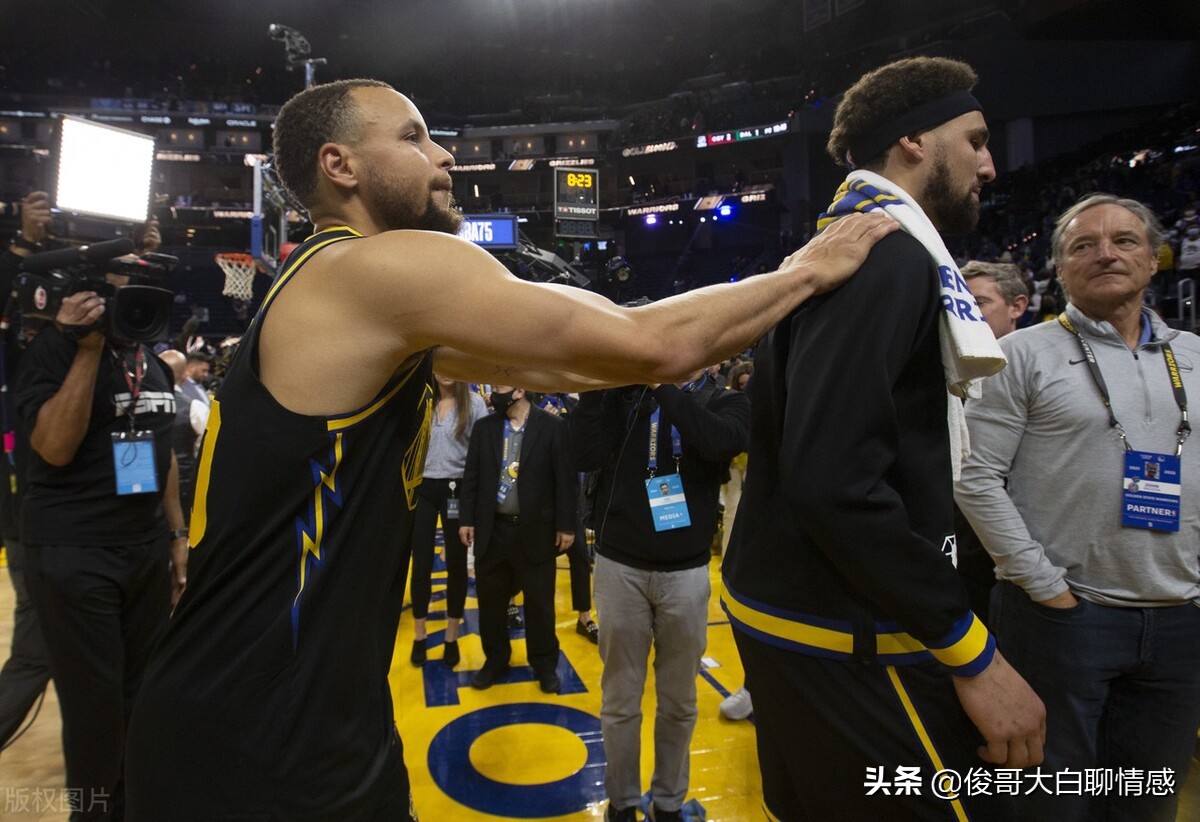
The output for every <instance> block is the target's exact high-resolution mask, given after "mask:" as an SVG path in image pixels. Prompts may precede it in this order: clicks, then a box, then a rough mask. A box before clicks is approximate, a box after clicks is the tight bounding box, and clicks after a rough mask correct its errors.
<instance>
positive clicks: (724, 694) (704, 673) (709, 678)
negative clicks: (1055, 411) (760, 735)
mask: <svg viewBox="0 0 1200 822" xmlns="http://www.w3.org/2000/svg"><path fill="white" fill-rule="evenodd" d="M700 676H701V677H703V679H704V681H705V682H707V683H708V684H709V685H711V686H712V687H713V690H715V691H716V692H717V693H719V694H720V695H721V698H722V699H728V698H729V696H730V692H729V691H728V690H727V689H726V688H725V686H724V685H722V684H721V683H720V682H717V678H716V677H715V676H713V675H712V674H710V673H709V672H708V670H707V669H706V668H701V669H700ZM750 698H751V700H753V699H754V695H753V694H751V696H750ZM747 719H748V721H749V722H750V724H751V725H753V724H754V714H750V716H749V717H747Z"/></svg>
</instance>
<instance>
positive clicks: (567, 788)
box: [0, 559, 1200, 822]
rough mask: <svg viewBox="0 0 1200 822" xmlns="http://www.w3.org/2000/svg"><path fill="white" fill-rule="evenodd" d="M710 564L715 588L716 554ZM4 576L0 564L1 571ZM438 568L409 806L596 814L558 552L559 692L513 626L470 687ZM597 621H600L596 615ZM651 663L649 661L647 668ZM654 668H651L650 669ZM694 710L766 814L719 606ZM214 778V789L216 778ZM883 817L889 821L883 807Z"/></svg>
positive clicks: (43, 771)
mask: <svg viewBox="0 0 1200 822" xmlns="http://www.w3.org/2000/svg"><path fill="white" fill-rule="evenodd" d="M710 568H711V575H712V580H713V584H714V590H716V587H717V582H718V579H719V570H718V568H719V566H718V561H717V560H715V559H714V561H713V563H712V565H711V566H710ZM0 577H7V571H2V572H0ZM444 596H445V572H444V570H435V574H434V595H433V602H432V603H431V605H430V614H429V623H428V625H429V631H430V639H429V643H428V645H429V661H428V662H427V663H426V664H425V666H424V667H423V668H414V667H413V666H412V665H411V664H410V663H409V651H410V650H411V647H412V619H411V617H410V616H409V614H408V612H406V613H405V616H404V617H403V618H402V620H401V625H400V631H399V635H398V636H397V638H396V653H395V658H394V659H395V661H394V663H393V666H392V674H391V682H392V693H393V697H394V699H395V705H396V722H397V725H398V727H399V729H400V734H401V736H402V737H403V739H404V744H405V759H406V761H407V763H408V767H409V771H410V773H411V775H412V781H413V791H414V796H415V800H416V806H417V811H418V813H419V815H420V817H421V819H422V820H423V822H428V821H429V820H432V822H483V820H493V821H494V820H523V819H543V820H558V822H583V820H600V819H603V816H604V806H605V795H604V787H603V780H604V748H603V745H602V742H601V736H600V720H599V715H600V685H599V683H600V672H601V666H600V657H599V653H598V652H597V650H596V646H595V645H592V644H591V643H590V642H588V641H587V640H586V639H585V638H584V637H582V636H579V635H578V634H576V633H575V630H574V620H575V613H574V612H573V611H572V610H571V607H570V606H571V602H570V586H569V582H568V575H567V570H566V563H565V561H562V562H561V567H560V569H559V574H558V591H557V607H558V613H559V615H560V619H559V622H558V637H559V642H560V644H561V646H562V654H561V656H560V659H559V669H558V673H559V677H560V679H561V680H562V683H563V687H562V692H561V693H560V694H557V695H546V694H543V693H542V692H541V691H540V690H539V689H538V686H537V682H536V680H535V679H534V678H533V674H532V671H531V670H530V669H529V668H528V667H525V666H524V662H525V656H524V654H525V649H524V643H523V641H522V634H521V632H519V631H515V632H513V633H512V636H513V660H512V663H513V672H512V674H511V675H510V677H509V679H508V681H506V682H501V683H499V684H497V685H494V686H493V687H492V688H490V689H489V690H487V691H476V690H473V689H472V688H471V687H470V677H471V674H472V673H473V672H474V671H475V670H477V669H478V668H479V667H480V665H482V664H483V654H482V651H481V650H480V645H479V636H478V631H477V625H476V622H475V611H474V608H475V600H474V597H473V590H472V591H471V592H470V595H469V596H468V600H467V624H466V626H465V630H464V631H463V634H462V636H461V638H460V640H459V644H460V648H461V651H462V661H461V662H460V663H459V665H458V668H457V670H455V671H453V672H451V671H449V670H448V669H446V668H445V666H443V665H442V664H441V662H440V657H441V648H440V643H441V629H442V627H443V626H444V624H445V623H444V619H445V614H444V611H443V610H442V608H441V606H442V603H443V602H444ZM12 608H13V590H12V586H11V584H9V581H8V580H7V578H4V579H2V580H0V648H3V649H7V647H8V644H9V641H10V637H11V635H12ZM601 630H603V625H602V626H601ZM651 670H652V669H651ZM651 676H653V673H652V672H651ZM699 676H700V679H699V683H698V684H699V701H700V720H699V723H698V725H697V727H696V733H695V737H694V738H693V741H692V762H691V790H690V792H689V794H688V796H689V799H690V798H695V799H696V800H698V801H699V802H700V804H701V805H702V806H703V807H704V809H705V812H706V814H707V818H708V820H710V822H748V821H749V820H763V819H765V818H766V817H765V815H764V814H763V812H762V810H761V806H760V804H759V790H760V786H759V777H758V768H757V760H756V757H755V752H754V728H753V725H752V724H751V723H750V722H749V721H742V722H729V721H726V720H724V719H722V718H721V717H720V716H719V713H718V710H717V705H718V704H719V703H720V701H721V700H722V699H723V698H724V697H725V696H726V695H727V694H728V693H729V692H731V691H733V690H736V689H737V688H738V687H740V686H741V684H742V668H741V663H740V662H739V660H738V656H737V652H736V649H735V646H734V642H733V637H732V635H731V632H730V628H729V625H728V623H727V622H726V620H725V615H724V613H723V612H722V611H721V609H720V606H719V605H718V603H717V600H716V597H715V596H714V597H713V599H712V601H711V602H710V605H709V632H708V650H707V652H706V655H705V668H704V669H703V670H702V671H701V672H700V674H699ZM644 714H645V717H646V718H647V721H646V722H645V723H644V725H643V728H642V740H643V742H642V745H643V747H642V772H643V778H644V781H645V785H644V787H648V786H649V779H650V772H651V769H652V756H653V748H652V742H651V740H652V738H653V721H652V720H653V716H654V698H653V689H652V688H648V689H647V696H646V699H645V702H644ZM60 732H61V725H60V721H59V716H58V702H57V700H56V699H55V698H54V693H53V687H51V689H50V691H49V692H48V695H47V698H46V701H45V704H44V705H43V707H42V709H41V713H40V714H39V716H38V717H37V719H36V721H35V722H34V724H33V726H32V727H31V728H30V729H29V731H28V732H26V733H25V735H24V736H22V737H21V738H20V739H18V740H17V741H16V742H15V743H14V744H13V746H12V747H11V748H10V749H8V750H7V751H4V752H3V753H0V820H14V822H15V821H17V820H19V822H34V820H37V821H38V822H41V821H42V820H46V822H49V820H54V821H55V822H58V821H59V820H65V819H66V818H67V814H66V812H65V810H64V808H65V805H64V804H63V803H64V798H63V796H64V795H63V792H62V787H63V773H64V772H63V764H62V753H61V745H60V742H59V734H60ZM1196 771H1197V768H1193V769H1192V778H1191V779H1190V780H1189V782H1188V785H1187V787H1186V789H1185V792H1184V799H1183V803H1182V806H1181V810H1180V813H1179V816H1178V819H1179V820H1181V822H1200V799H1198V797H1200V778H1198V777H1197V775H1196ZM214 789H219V788H218V787H217V786H214ZM881 822H886V820H883V819H882V818H881Z"/></svg>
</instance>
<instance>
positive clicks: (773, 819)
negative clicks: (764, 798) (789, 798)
mask: <svg viewBox="0 0 1200 822" xmlns="http://www.w3.org/2000/svg"><path fill="white" fill-rule="evenodd" d="M762 809H763V813H765V814H766V815H767V819H768V820H769V822H783V819H782V818H781V817H778V816H776V815H775V814H773V813H771V809H770V808H768V807H767V803H766V802H763V805H762Z"/></svg>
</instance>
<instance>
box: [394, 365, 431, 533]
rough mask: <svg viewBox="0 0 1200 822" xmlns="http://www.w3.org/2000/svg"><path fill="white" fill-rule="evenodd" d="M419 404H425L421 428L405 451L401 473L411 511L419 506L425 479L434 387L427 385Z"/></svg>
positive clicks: (406, 499) (405, 498) (419, 405)
mask: <svg viewBox="0 0 1200 822" xmlns="http://www.w3.org/2000/svg"><path fill="white" fill-rule="evenodd" d="M417 406H418V408H420V407H421V406H424V408H423V409H422V419H421V428H420V430H419V431H417V434H416V436H414V437H413V441H412V442H411V443H409V445H408V449H407V450H406V451H405V452H404V468H403V471H402V472H401V474H400V478H401V480H403V482H404V500H405V502H407V503H408V510H410V511H415V510H416V508H417V489H418V488H420V487H421V482H422V481H423V480H424V479H425V458H426V457H427V456H428V455H429V435H430V432H431V431H432V429H433V389H432V388H431V387H430V386H428V385H427V386H425V391H424V393H423V394H421V399H420V400H418V401H417Z"/></svg>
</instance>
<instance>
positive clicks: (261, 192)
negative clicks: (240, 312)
mask: <svg viewBox="0 0 1200 822" xmlns="http://www.w3.org/2000/svg"><path fill="white" fill-rule="evenodd" d="M267 36H268V37H270V38H271V39H272V40H279V41H281V42H282V43H283V47H284V51H285V54H286V57H287V65H288V68H289V69H292V68H295V67H296V66H304V87H305V88H306V89H308V88H312V87H313V86H314V85H316V82H317V66H323V65H325V64H326V63H327V62H328V61H327V60H326V59H325V58H324V57H313V56H312V46H311V45H309V42H308V38H306V37H305V36H304V35H303V34H301V33H300V32H299V31H297V30H296V29H294V28H292V27H291V26H284V25H280V24H279V23H272V24H271V25H269V26H267ZM273 160H274V158H273V157H268V158H267V160H266V161H262V160H255V161H254V162H253V163H252V167H253V169H254V211H253V214H252V216H251V218H250V256H251V257H253V258H254V259H255V260H256V261H258V262H260V263H262V265H263V267H264V268H266V269H267V271H268V273H270V274H275V273H276V269H277V268H278V266H279V263H280V249H281V248H282V246H283V244H284V243H285V242H287V240H288V234H287V223H288V221H287V214H288V211H290V210H291V211H299V210H301V209H300V206H299V204H297V203H295V202H294V201H293V200H292V197H291V195H290V194H288V191H287V189H286V188H285V187H284V185H283V183H282V182H281V181H280V179H279V175H278V174H277V173H276V171H275V166H274V163H273ZM264 199H265V200H266V201H267V204H268V205H269V206H270V207H271V208H272V210H273V211H274V212H275V213H276V215H277V216H278V223H277V225H272V226H271V227H270V229H267V228H266V227H265V226H264V225H263V201H264ZM264 231H265V232H266V233H267V234H268V237H271V235H273V242H271V243H269V245H270V247H267V245H268V244H265V243H264V236H263V235H264Z"/></svg>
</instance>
